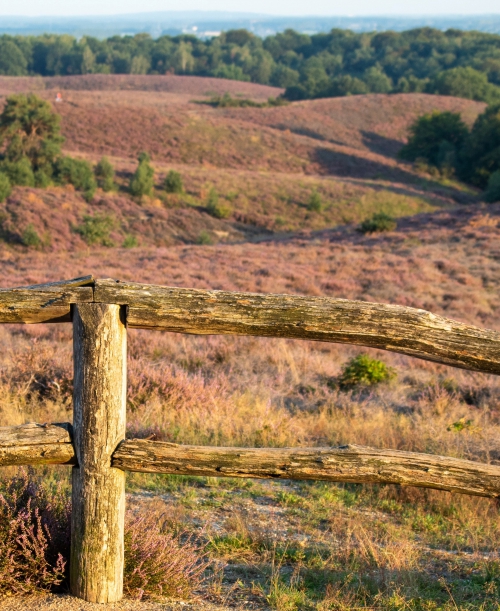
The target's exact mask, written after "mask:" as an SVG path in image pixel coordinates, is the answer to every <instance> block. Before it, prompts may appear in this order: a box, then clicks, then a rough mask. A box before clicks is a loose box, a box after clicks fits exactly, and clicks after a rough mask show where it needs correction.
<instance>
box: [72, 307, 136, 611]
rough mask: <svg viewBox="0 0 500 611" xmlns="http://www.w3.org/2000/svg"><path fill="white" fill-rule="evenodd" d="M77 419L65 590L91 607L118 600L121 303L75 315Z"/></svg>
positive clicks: (123, 389) (123, 386)
mask: <svg viewBox="0 0 500 611" xmlns="http://www.w3.org/2000/svg"><path fill="white" fill-rule="evenodd" d="M73 351H74V367H75V374H74V395H73V400H74V420H73V430H74V432H73V435H74V445H75V453H76V458H77V464H78V467H74V468H73V490H72V498H73V509H72V515H71V563H70V589H71V593H72V594H73V595H74V596H78V597H79V598H82V599H84V600H86V601H89V602H97V603H107V602H114V601H118V600H120V598H121V597H122V595H123V567H124V558H123V544H124V543H123V537H124V517H125V473H124V472H123V471H121V470H120V469H116V468H112V467H111V456H112V454H113V452H114V450H115V449H116V447H117V445H118V443H119V442H120V441H121V440H123V438H124V437H125V407H126V363H127V352H126V351H127V338H126V328H125V324H124V320H123V311H121V310H120V306H118V305H109V304H102V303H93V304H78V305H76V306H75V307H74V313H73Z"/></svg>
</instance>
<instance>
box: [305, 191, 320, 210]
mask: <svg viewBox="0 0 500 611" xmlns="http://www.w3.org/2000/svg"><path fill="white" fill-rule="evenodd" d="M322 207H323V202H322V201H321V195H320V194H319V193H318V192H317V191H316V190H314V191H313V192H312V193H311V196H310V197H309V202H308V204H307V209H308V210H310V211H311V212H321V208H322Z"/></svg>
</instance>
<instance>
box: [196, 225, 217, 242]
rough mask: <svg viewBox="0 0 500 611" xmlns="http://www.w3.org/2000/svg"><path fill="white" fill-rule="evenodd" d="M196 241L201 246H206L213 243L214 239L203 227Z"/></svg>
mask: <svg viewBox="0 0 500 611" xmlns="http://www.w3.org/2000/svg"><path fill="white" fill-rule="evenodd" d="M196 243H197V244H200V245H201V246H206V245H208V244H213V243H214V241H213V240H212V236H211V235H210V234H209V233H208V231H206V230H205V229H203V230H202V231H200V234H199V236H198V238H197V240H196Z"/></svg>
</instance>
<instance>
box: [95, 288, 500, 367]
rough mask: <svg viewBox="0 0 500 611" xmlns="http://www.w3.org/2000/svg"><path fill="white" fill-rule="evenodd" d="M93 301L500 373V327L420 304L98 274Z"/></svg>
mask: <svg viewBox="0 0 500 611" xmlns="http://www.w3.org/2000/svg"><path fill="white" fill-rule="evenodd" d="M95 300H96V301H100V302H105V303H119V304H122V305H126V306H127V324H128V326H129V327H138V328H146V329H163V330H165V331H175V332H178V333H194V334H232V335H260V336H267V337H285V338H295V339H309V340H317V341H324V342H338V343H347V344H356V345H360V346H368V347H370V348H380V349H382V350H390V351H392V352H400V353H402V354H407V355H409V356H414V357H417V358H421V359H425V360H429V361H435V362H437V363H443V364H446V365H452V366H454V367H460V368H463V369H470V370H473V371H483V372H486V373H494V374H497V375H498V374H500V333H497V332H496V331H491V330H487V329H486V330H485V329H479V328H477V327H473V326H470V325H466V324H463V323H461V322H458V321H455V320H450V319H447V318H443V317H442V316H437V315H435V314H432V313H430V312H427V311H425V310H419V309H416V308H408V307H403V306H397V305H387V304H381V303H369V302H364V301H350V300H347V299H331V298H326V297H300V296H294V295H261V294H256V293H235V292H225V291H208V290H202V289H185V288H171V287H162V286H154V285H144V284H134V283H129V282H118V281H116V280H96V282H95Z"/></svg>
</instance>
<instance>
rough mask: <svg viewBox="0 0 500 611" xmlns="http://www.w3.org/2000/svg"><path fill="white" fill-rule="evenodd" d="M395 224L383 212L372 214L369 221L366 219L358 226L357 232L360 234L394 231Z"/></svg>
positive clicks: (390, 217)
mask: <svg viewBox="0 0 500 611" xmlns="http://www.w3.org/2000/svg"><path fill="white" fill-rule="evenodd" d="M396 227H397V223H396V221H395V220H394V219H393V218H392V216H389V215H388V214H386V213H385V212H377V213H376V214H374V215H373V216H372V217H371V219H366V220H365V221H363V222H362V223H361V225H360V226H359V230H360V231H361V233H364V234H367V233H378V232H382V231H394V229H396Z"/></svg>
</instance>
